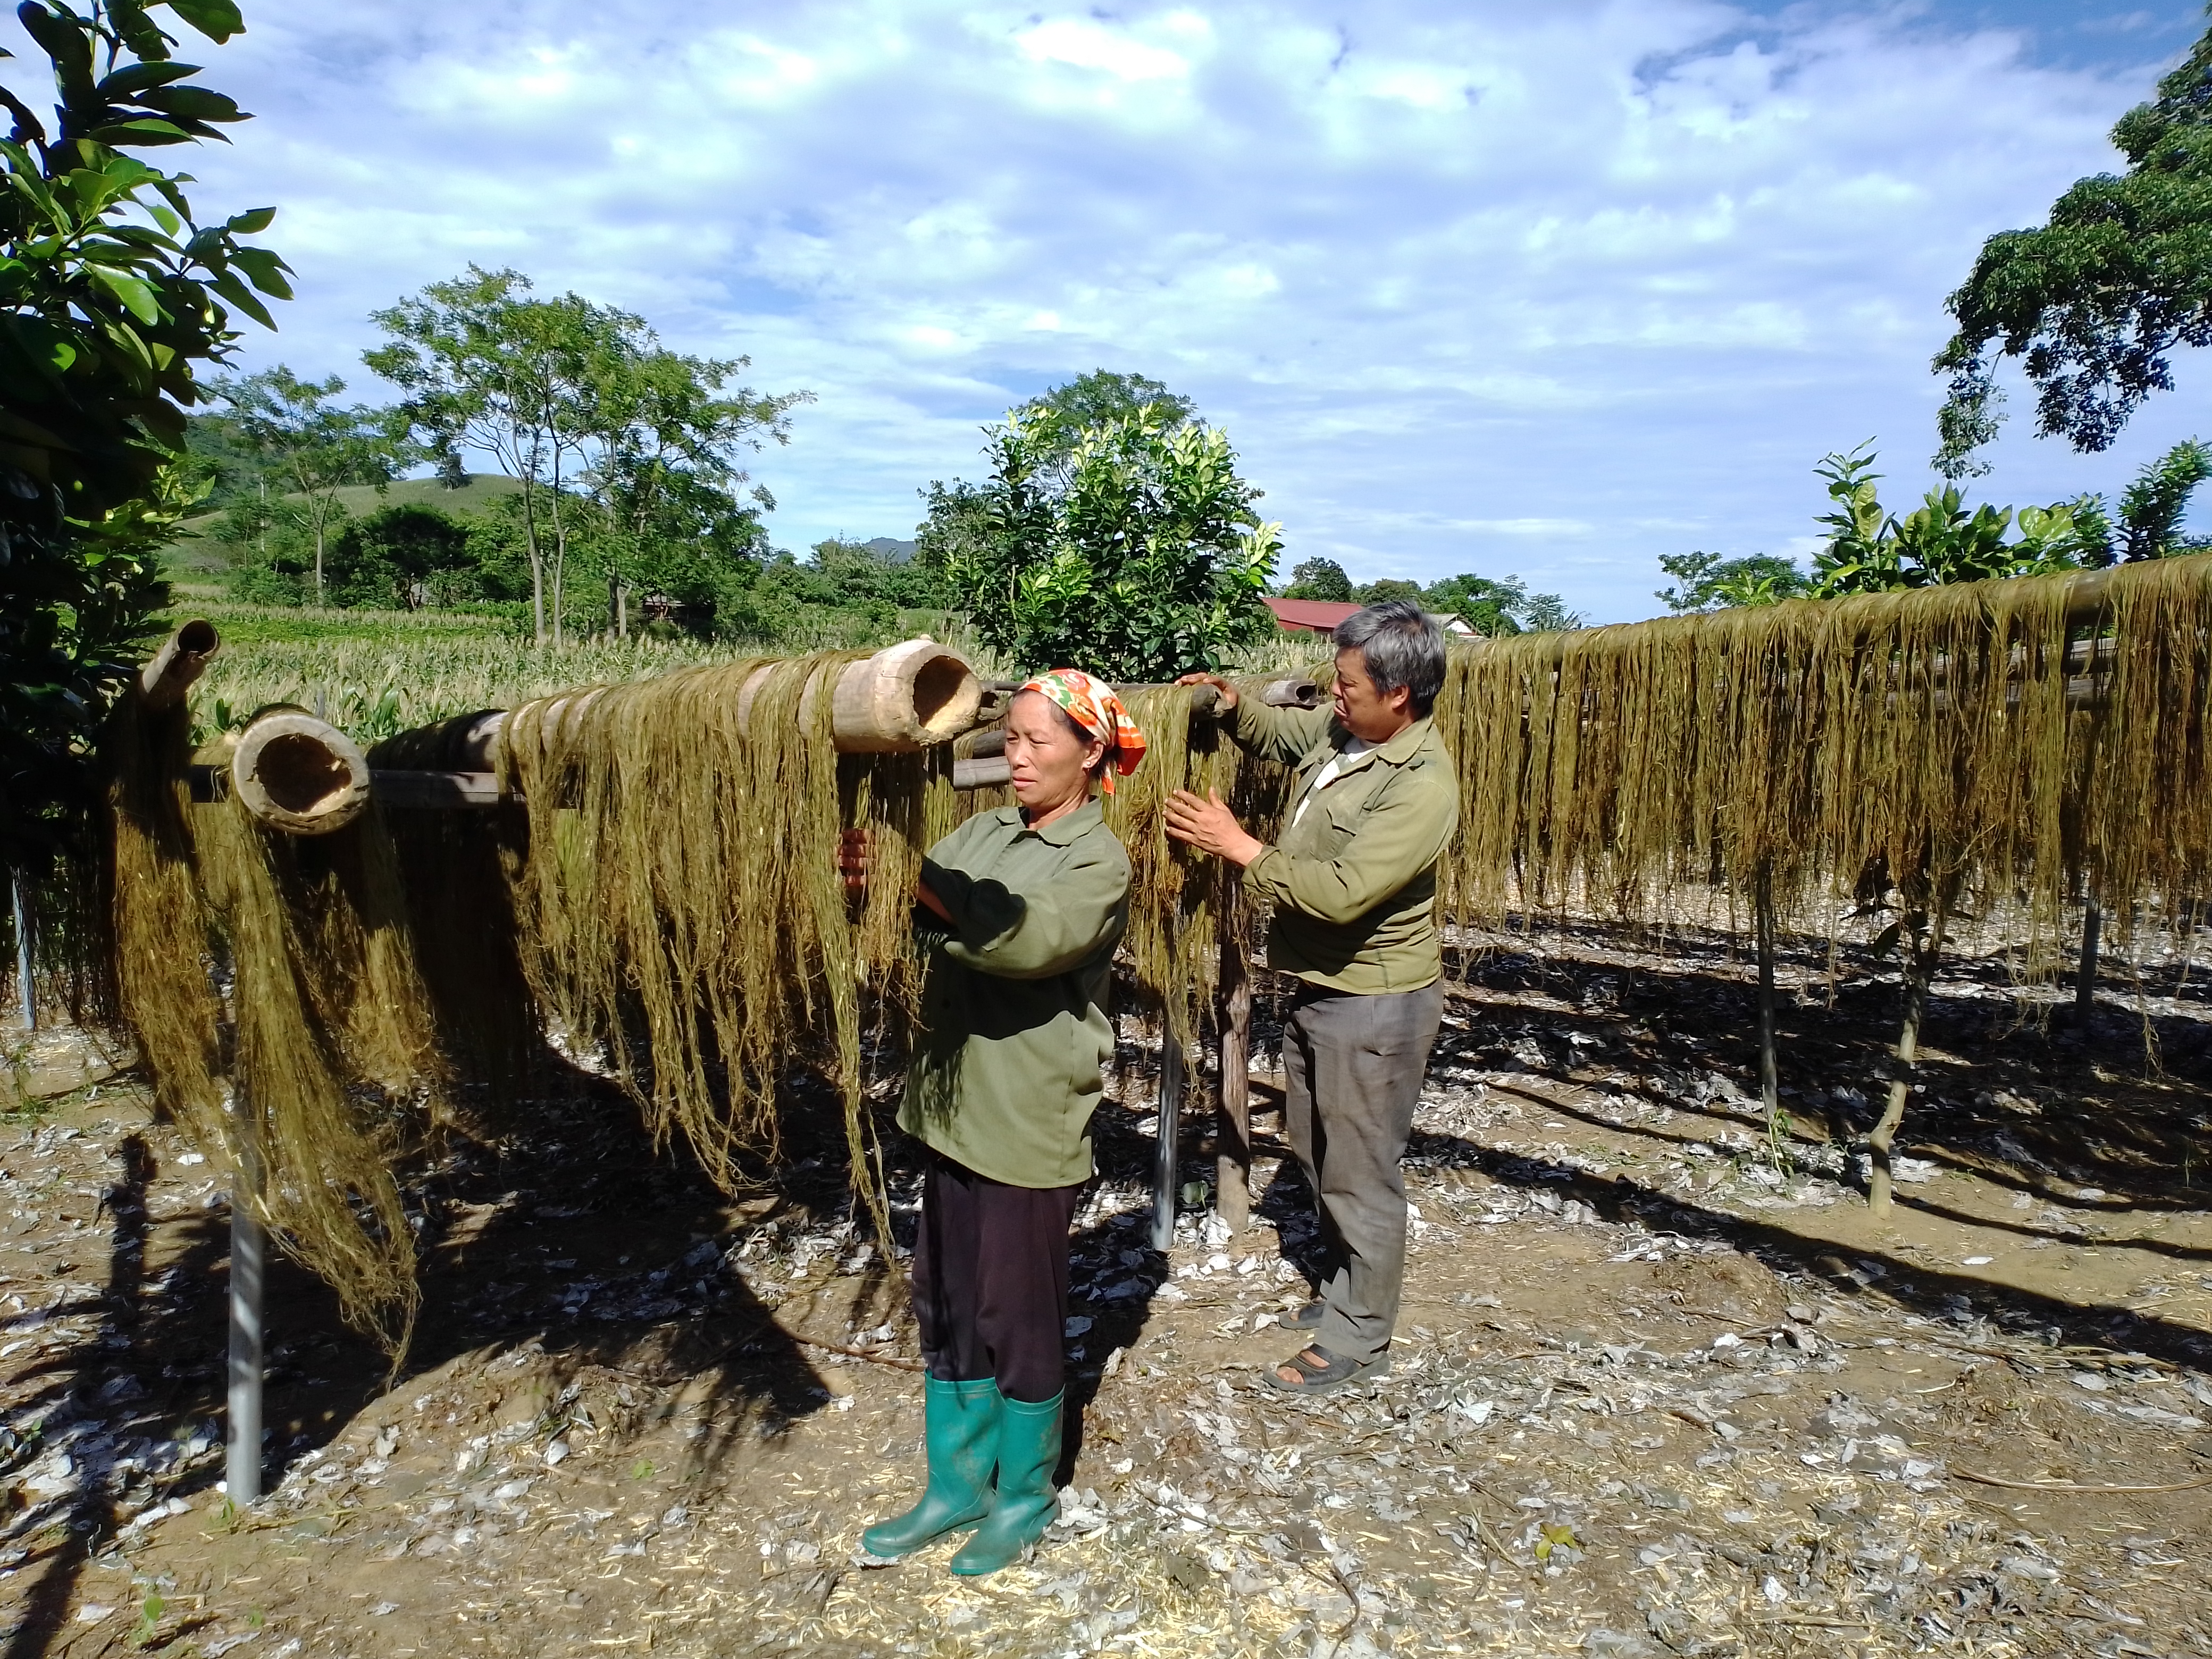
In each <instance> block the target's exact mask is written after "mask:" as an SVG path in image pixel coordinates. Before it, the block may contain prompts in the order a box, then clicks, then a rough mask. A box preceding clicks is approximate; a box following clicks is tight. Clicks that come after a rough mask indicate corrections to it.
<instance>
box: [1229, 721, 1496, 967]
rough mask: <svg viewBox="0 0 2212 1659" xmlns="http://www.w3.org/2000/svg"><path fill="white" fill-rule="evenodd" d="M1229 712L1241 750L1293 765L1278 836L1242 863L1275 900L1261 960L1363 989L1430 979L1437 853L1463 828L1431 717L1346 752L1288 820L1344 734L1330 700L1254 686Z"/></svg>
mask: <svg viewBox="0 0 2212 1659" xmlns="http://www.w3.org/2000/svg"><path fill="white" fill-rule="evenodd" d="M1229 719H1230V720H1231V722H1233V725H1232V730H1233V731H1234V732H1235V734H1236V738H1237V743H1238V744H1240V745H1242V746H1243V748H1244V749H1246V750H1249V752H1251V753H1252V754H1255V755H1257V756H1260V757H1262V758H1263V759H1267V760H1273V761H1279V762H1283V763H1296V765H1297V775H1296V777H1295V778H1294V780H1293V781H1292V784H1291V795H1290V799H1289V804H1288V806H1287V807H1286V809H1285V813H1284V818H1283V830H1282V835H1281V837H1280V839H1279V841H1278V842H1276V844H1275V845H1274V846H1273V847H1270V848H1267V850H1266V851H1264V852H1262V853H1261V854H1260V856H1259V857H1258V858H1256V859H1254V860H1252V862H1251V863H1250V864H1249V865H1248V866H1245V871H1244V879H1245V881H1246V882H1247V884H1249V885H1250V887H1251V888H1252V890H1254V891H1255V892H1256V893H1261V894H1264V895H1266V896H1267V897H1268V898H1270V899H1272V900H1273V901H1274V906H1275V916H1274V922H1273V926H1272V927H1269V929H1268V931H1267V965H1268V966H1269V967H1271V968H1274V969H1279V971H1281V972H1283V973H1286V974H1292V975H1296V976H1297V977H1298V978H1299V979H1302V980H1304V981H1307V982H1308V983H1309V984H1311V985H1317V986H1322V987H1327V988H1328V989H1330V990H1333V991H1351V992H1356V993H1358V994H1362V995H1371V994H1376V993H1377V992H1383V991H1418V990H1419V989H1421V988H1422V987H1424V986H1427V985H1433V984H1435V983H1436V981H1437V979H1438V978H1439V977H1440V976H1441V975H1442V974H1443V952H1442V949H1441V946H1440V945H1439V943H1438V939H1437V914H1436V912H1437V860H1438V859H1439V858H1441V857H1442V856H1443V850H1444V848H1445V847H1446V846H1447V845H1449V842H1450V841H1451V838H1452V835H1453V832H1454V831H1455V830H1456V829H1458V828H1459V777H1458V774H1457V772H1456V770H1455V769H1454V767H1453V765H1452V763H1451V757H1450V756H1449V755H1448V754H1446V753H1445V752H1444V746H1443V740H1442V739H1441V738H1438V737H1437V729H1436V722H1435V721H1434V720H1427V719H1423V720H1415V721H1414V722H1413V724H1412V725H1411V726H1407V728H1406V729H1405V730H1404V731H1402V732H1399V733H1398V735H1397V736H1396V737H1395V738H1391V739H1390V740H1389V742H1388V743H1385V744H1381V745H1379V746H1378V747H1376V748H1373V749H1370V750H1367V752H1366V753H1364V754H1363V755H1358V756H1354V757H1352V758H1350V759H1348V760H1346V762H1345V763H1344V764H1343V766H1342V767H1341V768H1340V769H1339V770H1338V773H1337V775H1336V777H1335V778H1334V780H1333V781H1331V782H1330V784H1329V786H1328V788H1326V789H1324V790H1322V792H1321V793H1319V794H1317V795H1316V796H1314V798H1313V799H1312V800H1311V802H1310V804H1309V805H1307V807H1306V811H1305V815H1304V817H1301V818H1299V819H1298V820H1297V823H1292V822H1291V817H1292V815H1294V814H1295V813H1297V808H1298V803H1299V802H1300V801H1301V800H1304V799H1305V796H1306V793H1307V791H1308V789H1309V788H1310V787H1311V786H1312V783H1313V780H1314V775H1316V773H1318V772H1319V771H1320V770H1321V769H1322V767H1323V766H1325V765H1327V764H1328V762H1329V761H1330V760H1331V759H1332V758H1333V757H1335V756H1336V755H1338V754H1340V753H1341V752H1342V750H1344V748H1345V745H1346V744H1349V743H1350V742H1351V741H1352V734H1351V733H1350V732H1346V730H1345V729H1344V728H1343V727H1342V726H1339V725H1338V724H1337V723H1336V718H1335V716H1334V714H1332V713H1331V712H1330V711H1329V710H1328V709H1327V708H1316V709H1303V708H1267V707H1265V706H1264V705H1262V704H1261V702H1260V701H1259V699H1257V698H1256V697H1249V696H1248V697H1240V698H1239V699H1238V700H1237V707H1236V708H1235V709H1233V710H1232V711H1231V714H1230V715H1229Z"/></svg>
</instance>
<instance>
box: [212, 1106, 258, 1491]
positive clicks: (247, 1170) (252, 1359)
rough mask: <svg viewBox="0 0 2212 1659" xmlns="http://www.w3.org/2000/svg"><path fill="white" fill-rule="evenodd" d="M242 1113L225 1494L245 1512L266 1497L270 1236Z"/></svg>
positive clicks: (233, 1227)
mask: <svg viewBox="0 0 2212 1659" xmlns="http://www.w3.org/2000/svg"><path fill="white" fill-rule="evenodd" d="M252 1133H253V1132H252V1128H251V1127H249V1126H248V1124H247V1121H246V1117H245V1115H244V1114H243V1113H241V1114H240V1118H239V1136H240V1143H241V1144H240V1149H239V1150H240V1158H239V1162H238V1169H237V1170H236V1172H235V1173H234V1175H233V1176H232V1177H231V1187H230V1357H229V1366H228V1385H229V1388H228V1395H229V1410H228V1416H227V1419H226V1422H225V1425H224V1445H223V1496H224V1497H226V1498H228V1499H229V1500H230V1501H231V1502H232V1503H233V1504H236V1505H237V1506H238V1507H239V1508H240V1509H244V1508H246V1506H247V1505H248V1504H252V1503H254V1502H255V1501H256V1500H258V1498H260V1496H261V1390H262V1378H263V1367H262V1312H263V1309H264V1291H265V1289H266V1286H267V1271H268V1265H269V1235H268V1232H267V1230H266V1229H264V1227H263V1226H262V1225H261V1218H260V1215H259V1213H258V1211H257V1209H256V1206H257V1204H258V1201H259V1196H260V1182H261V1160H260V1154H259V1148H258V1146H257V1145H256V1144H255V1143H254V1141H253V1139H252Z"/></svg>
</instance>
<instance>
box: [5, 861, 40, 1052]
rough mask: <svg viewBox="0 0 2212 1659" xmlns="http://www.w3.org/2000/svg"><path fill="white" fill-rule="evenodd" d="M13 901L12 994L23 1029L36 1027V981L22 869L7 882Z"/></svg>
mask: <svg viewBox="0 0 2212 1659" xmlns="http://www.w3.org/2000/svg"><path fill="white" fill-rule="evenodd" d="M29 885H30V884H29V883H27V881H25V880H24V879H23V874H22V872H21V871H20V870H19V871H17V872H15V879H14V880H13V881H12V882H10V883H9V887H10V889H11V890H12V892H13V894H14V897H15V994H16V995H18V996H19V997H21V999H22V1003H23V1029H24V1030H27V1031H35V1030H38V1029H39V999H38V985H37V982H36V981H34V980H33V977H32V974H31V902H30V896H29V894H28V892H27V889H28V887H29Z"/></svg>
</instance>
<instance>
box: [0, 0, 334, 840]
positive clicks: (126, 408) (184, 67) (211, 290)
mask: <svg viewBox="0 0 2212 1659" xmlns="http://www.w3.org/2000/svg"><path fill="white" fill-rule="evenodd" d="M162 3H163V0H154V3H151V4H149V3H145V0H92V4H91V6H90V9H89V10H88V11H86V12H83V13H80V12H77V11H76V10H73V9H71V8H70V6H68V5H66V4H64V3H62V0H47V3H45V4H38V3H32V4H27V5H25V6H23V7H22V8H21V10H20V11H19V13H18V14H17V15H18V16H19V17H20V19H21V22H22V26H23V27H24V29H25V30H26V32H27V33H29V34H30V36H31V38H32V39H33V40H35V41H36V42H37V43H38V45H39V46H40V48H41V49H42V50H43V51H44V52H45V53H46V57H47V59H48V61H49V64H50V66H51V69H52V77H53V85H54V88H55V89H56V92H57V94H58V102H57V104H56V105H55V106H54V109H53V112H52V121H51V123H50V122H49V121H48V120H47V119H46V118H43V117H41V116H40V114H39V113H37V112H34V111H33V109H32V107H31V106H30V104H29V103H28V102H27V100H26V98H25V97H24V96H22V95H21V94H19V93H18V92H17V91H15V89H13V88H0V105H4V106H5V107H6V108H7V110H8V112H9V114H10V115H11V116H12V117H13V118H14V128H13V131H11V133H10V134H9V137H7V138H6V139H4V140H0V173H4V175H5V178H6V185H7V187H6V189H5V190H4V191H0V863H5V864H7V865H9V866H13V867H15V868H25V867H28V866H33V865H35V864H37V863H40V862H42V861H43V860H45V859H46V858H48V857H50V856H52V854H54V853H55V852H56V851H57V850H58V848H60V847H61V846H62V845H64V843H65V842H66V840H67V838H68V836H69V833H70V825H71V823H75V822H78V821H79V819H78V817H77V814H79V813H80V812H81V811H82V809H83V808H84V807H85V806H86V805H88V803H89V801H90V799H92V795H93V792H94V787H95V781H94V769H93V767H92V764H91V758H90V748H91V743H92V738H93V735H94V732H95V731H96V730H97V729H98V727H99V725H100V721H101V720H102V719H103V718H104V715H105V711H106V708H107V705H108V703H109V702H110V701H111V699H112V697H113V696H114V695H115V692H116V690H117V688H118V686H119V685H120V684H122V683H123V680H124V678H125V674H126V672H127V669H126V668H125V665H124V661H125V659H127V658H129V657H131V656H133V655H135V654H137V651H138V649H139V648H140V647H142V645H143V641H145V640H146V639H147V637H148V635H149V631H150V627H151V618H152V613H153V612H154V611H155V607H156V606H157V605H159V604H160V603H161V579H160V574H159V571H158V567H157V562H156V561H157V555H158V552H159V550H160V549H161V547H162V546H163V545H164V544H166V543H167V541H168V540H169V538H170V534H171V532H172V530H173V526H175V524H176V523H177V522H178V521H179V520H180V519H181V517H182V516H183V513H184V512H185V508H186V507H188V506H189V504H190V501H189V498H188V491H187V489H186V488H185V485H184V484H183V483H182V480H181V478H180V477H179V475H178V473H177V472H176V471H175V469H174V467H173V461H174V459H175V456H176V453H177V451H178V450H179V448H180V447H181V446H182V443H183V441H184V434H185V414H184V411H185V408H187V407H188V406H190V405H191V404H192V403H193V402H195V401H196V400H197V397H198V395H199V394H198V390H197V386H195V384H194V380H193V374H194V371H195V369H196V368H197V366H199V365H201V364H205V363H210V362H221V361H222V360H223V359H224V358H225V357H226V356H228V354H229V352H230V349H231V343H232V341H233V340H234V338H235V337H236V336H235V334H234V331H233V329H232V327H231V314H232V312H233V311H234V310H235V311H242V312H244V313H246V315H247V316H249V317H252V318H253V319H255V320H257V321H258V322H261V323H263V324H264V325H268V324H269V322H270V319H269V313H268V312H267V311H266V309H265V308H264V307H263V305H262V302H261V301H260V299H259V298H258V297H257V296H256V294H255V292H254V290H256V289H258V290H259V292H260V293H261V294H264V295H270V296H273V297H276V298H286V297H289V292H290V290H289V288H288V287H287V286H286V283H285V267H284V264H283V261H282V260H280V259H279V258H277V257H276V254H274V253H272V252H269V251H268V250H266V249H264V248H257V247H253V246H249V245H248V244H247V243H246V242H245V241H244V240H242V239H243V238H245V237H246V236H249V235H251V234H254V233H256V232H258V231H260V230H263V229H265V228H267V227H268V225H269V223H270V220H271V219H272V218H273V217H274V216H275V215H274V212H273V210H270V209H266V208H264V209H260V210H256V211H253V212H251V213H244V214H240V215H237V216H234V217H232V218H229V219H227V220H224V221H222V222H220V223H217V224H213V225H205V226H203V225H201V224H199V223H197V222H196V221H195V220H194V218H193V215H192V209H191V204H190V203H189V202H188V201H187V200H186V198H185V192H184V185H185V184H186V183H188V182H189V179H186V178H185V175H183V174H179V173H164V172H162V171H161V170H160V169H159V168H157V167H153V166H150V165H149V164H148V163H147V162H145V161H142V160H140V159H139V158H138V157H137V155H134V154H132V153H131V152H134V151H141V150H145V149H155V148H160V147H163V146H167V145H173V144H186V143H195V142H197V141H198V140H201V139H205V138H220V137H222V134H221V133H220V131H218V127H219V125H222V124H228V123H230V122H235V121H241V120H244V119H245V118H246V117H245V115H244V113H243V112H240V110H239V108H238V106H236V105H235V104H234V103H233V102H232V101H231V100H229V99H228V98H226V97H224V96H223V95H222V94H220V93H216V92H213V91H210V90H209V89H208V88H205V87H202V86H197V85H194V84H192V83H191V82H192V81H193V77H194V76H197V75H198V74H199V72H200V71H199V70H197V68H195V67H193V66H192V65H191V64H179V63H176V62H173V61H172V60H171V58H170V55H169V53H170V48H171V47H172V46H173V45H174V44H175V43H174V41H173V40H172V38H171V37H170V36H169V35H167V34H166V33H163V32H162V30H161V27H160V26H159V24H157V23H156V21H155V12H156V11H158V10H160V9H161V4H162ZM166 3H167V9H168V10H169V11H170V12H172V13H173V14H174V15H176V16H177V17H179V18H181V19H183V20H184V21H185V22H186V23H188V24H190V25H191V27H193V28H195V29H197V31H198V32H199V33H202V34H204V35H205V36H207V37H208V38H209V39H210V40H214V41H216V42H221V41H223V40H228V39H229V38H230V37H231V36H232V35H234V34H235V33H239V31H240V29H241V28H242V27H243V25H242V23H241V22H240V19H239V15H238V11H237V9H236V7H235V6H234V4H232V3H231V0H166ZM249 285H250V286H249ZM272 326H273V325H272Z"/></svg>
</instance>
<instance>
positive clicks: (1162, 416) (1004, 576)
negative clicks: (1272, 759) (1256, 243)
mask: <svg viewBox="0 0 2212 1659" xmlns="http://www.w3.org/2000/svg"><path fill="white" fill-rule="evenodd" d="M1074 419H1075V417H1074V416H1069V415H1064V414H1062V413H1060V412H1059V411H1057V410H1054V409H1052V408H1049V407H1044V408H1036V407H1031V408H1025V409H1017V410H1013V411H1012V412H1011V413H1010V414H1009V415H1008V416H1006V420H1005V421H1004V422H1002V423H1000V424H999V425H996V426H993V427H989V428H985V430H986V432H987V435H988V437H989V440H990V441H989V446H988V449H987V453H988V454H989V455H990V457H991V461H992V473H991V478H990V481H989V483H986V484H983V485H981V486H979V487H975V488H974V489H968V488H967V487H964V486H956V487H955V489H952V490H945V489H943V487H942V486H939V487H937V488H936V489H933V492H932V496H931V501H932V506H933V507H937V506H938V505H939V503H940V502H942V503H943V504H944V506H945V508H946V509H947V518H948V522H945V523H943V524H940V523H939V520H938V519H937V516H936V514H935V513H933V516H932V520H931V522H930V523H929V524H927V525H925V526H923V528H922V530H921V535H920V544H921V550H922V552H923V553H924V554H925V555H926V556H927V557H928V558H929V560H930V561H931V562H932V568H934V569H935V570H936V571H937V573H938V574H939V575H941V576H942V578H943V579H944V580H945V585H946V588H947V591H948V592H950V593H951V595H952V596H953V597H954V598H955V599H957V601H958V602H959V603H960V604H961V605H963V607H964V608H965V609H966V610H967V611H969V614H970V615H971V617H973V619H974V622H975V629H976V631H977V633H978V634H980V635H981V636H982V637H983V639H984V640H985V641H987V643H989V644H991V645H993V646H994V647H998V648H999V649H1000V650H1002V651H1004V652H1006V653H1007V654H1008V655H1009V656H1011V657H1012V658H1013V659H1014V660H1015V661H1016V662H1017V663H1018V664H1019V665H1022V666H1023V667H1024V668H1050V667H1054V666H1055V665H1072V666H1079V667H1082V668H1085V669H1088V670H1090V671H1093V672H1096V673H1100V674H1104V675H1106V676H1107V677H1109V678H1113V679H1119V680H1140V681H1150V680H1160V679H1166V678H1171V677H1173V676H1174V675H1176V674H1177V673H1180V672H1182V671H1186V670H1189V669H1196V668H1202V667H1217V666H1218V665H1220V663H1221V660H1222V657H1223V654H1224V653H1225V652H1227V651H1229V650H1231V649H1232V648H1234V647H1237V646H1238V645H1241V644H1243V643H1246V642H1248V641H1252V640H1256V639H1259V638H1261V637H1264V636H1265V635H1267V633H1269V632H1270V631H1271V630H1272V629H1273V625H1274V624H1273V618H1272V617H1270V616H1269V615H1268V613H1267V608H1266V607H1265V606H1264V605H1261V603H1260V595H1261V593H1263V592H1266V591H1267V582H1268V580H1269V579H1270V578H1271V577H1272V576H1273V574H1274V562H1275V554H1276V552H1277V550H1279V548H1280V547H1281V545H1282V544H1281V540H1280V538H1279V526H1276V525H1273V524H1263V523H1261V520H1260V518H1259V515H1258V514H1257V513H1255V512H1254V511H1253V510H1252V505H1251V504H1252V502H1253V501H1256V500H1257V499H1259V495H1260V492H1259V491H1258V490H1257V489H1254V488H1252V487H1251V485H1249V484H1248V483H1245V481H1244V480H1243V478H1241V477H1238V476H1237V457H1236V454H1235V453H1234V452H1233V451H1232V450H1231V448H1230V446H1229V441H1228V439H1227V438H1226V437H1225V435H1222V434H1221V433H1219V432H1217V431H1213V430H1212V429H1210V428H1206V427H1205V426H1204V425H1202V424H1200V423H1199V422H1195V421H1193V420H1192V419H1190V417H1189V415H1188V410H1187V409H1186V408H1184V407H1182V406H1179V405H1177V404H1174V403H1155V404H1146V405H1144V406H1143V407H1141V408H1140V409H1139V410H1136V411H1135V412H1133V413H1129V414H1119V415H1109V416H1106V417H1104V418H1103V419H1102V420H1100V421H1099V422H1097V423H1096V424H1091V425H1085V426H1082V427H1080V428H1076V427H1075V426H1074Z"/></svg>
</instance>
